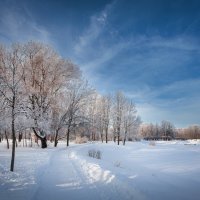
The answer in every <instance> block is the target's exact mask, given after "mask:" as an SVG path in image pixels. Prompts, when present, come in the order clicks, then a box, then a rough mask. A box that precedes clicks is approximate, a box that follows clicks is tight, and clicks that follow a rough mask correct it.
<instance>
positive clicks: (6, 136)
mask: <svg viewBox="0 0 200 200" xmlns="http://www.w3.org/2000/svg"><path fill="white" fill-rule="evenodd" d="M5 138H6V142H7V149H9V140H8V135H7V133H6V130H5Z"/></svg>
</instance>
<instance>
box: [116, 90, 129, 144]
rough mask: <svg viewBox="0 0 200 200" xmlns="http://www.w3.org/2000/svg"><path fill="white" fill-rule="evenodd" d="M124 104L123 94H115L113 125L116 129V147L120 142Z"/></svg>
mask: <svg viewBox="0 0 200 200" xmlns="http://www.w3.org/2000/svg"><path fill="white" fill-rule="evenodd" d="M125 102H126V100H125V96H124V94H123V93H122V92H117V93H116V94H115V97H114V106H113V123H114V125H115V129H116V134H117V144H118V145H119V142H120V140H121V128H122V117H123V110H124V107H125Z"/></svg>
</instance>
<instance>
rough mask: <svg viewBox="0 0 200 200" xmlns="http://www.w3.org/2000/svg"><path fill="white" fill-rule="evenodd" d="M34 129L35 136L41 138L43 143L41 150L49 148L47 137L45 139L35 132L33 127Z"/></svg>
mask: <svg viewBox="0 0 200 200" xmlns="http://www.w3.org/2000/svg"><path fill="white" fill-rule="evenodd" d="M32 129H33V132H34V134H35V136H36V137H37V138H39V139H40V141H41V148H42V149H44V148H47V138H46V135H45V136H44V137H41V136H40V135H39V134H38V133H37V131H36V130H35V128H34V127H32Z"/></svg>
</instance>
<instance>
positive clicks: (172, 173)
mask: <svg viewBox="0 0 200 200" xmlns="http://www.w3.org/2000/svg"><path fill="white" fill-rule="evenodd" d="M199 144H200V142H199V141H169V142H163V141H162V142H156V143H155V146H152V145H149V142H128V143H127V145H126V146H122V145H120V146H117V145H116V144H114V143H111V142H110V143H108V144H101V143H87V144H81V145H75V144H72V145H71V146H70V147H69V148H66V147H65V144H59V146H58V148H51V147H48V149H40V148H37V147H34V148H28V147H27V148H26V147H24V148H23V147H19V148H17V152H16V163H15V172H14V173H11V172H9V164H10V155H11V151H10V150H7V149H6V148H5V145H3V144H2V143H0V199H1V200H7V199H8V200H12V199H15V200H18V199H19V200H23V199H26V200H29V199H30V200H40V199H44V197H45V199H49V200H54V199H58V200H62V199H63V200H64V199H72V200H76V199H77V200H78V199H88V200H90V199H91V200H92V199H97V200H98V199H106V200H107V199H110V200H112V199H113V200H114V199H115V200H116V199H120V200H121V199H125V200H129V199H131V200H132V199H136V200H137V199H138V200H140V199H144V200H145V199H149V200H160V199H162V200H168V199H180V200H187V199H190V200H199V197H200V191H199V184H200V145H199ZM91 149H96V150H100V151H101V153H102V158H101V159H95V158H92V157H89V156H88V151H89V150H91Z"/></svg>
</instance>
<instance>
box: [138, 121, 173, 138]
mask: <svg viewBox="0 0 200 200" xmlns="http://www.w3.org/2000/svg"><path fill="white" fill-rule="evenodd" d="M139 134H140V136H141V137H143V138H144V139H147V140H152V139H154V140H159V139H163V140H170V139H174V138H175V136H176V129H175V127H174V125H173V124H172V123H171V122H169V121H162V122H161V124H152V123H151V124H143V125H141V126H140V130H139Z"/></svg>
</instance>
